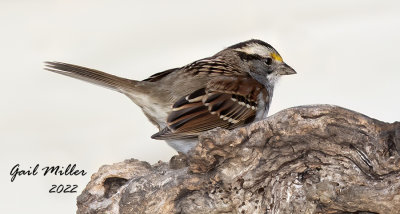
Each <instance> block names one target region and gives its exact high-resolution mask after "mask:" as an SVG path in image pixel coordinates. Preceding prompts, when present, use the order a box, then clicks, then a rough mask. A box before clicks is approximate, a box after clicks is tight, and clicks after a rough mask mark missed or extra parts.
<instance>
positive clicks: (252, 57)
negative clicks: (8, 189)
mask: <svg viewBox="0 0 400 214" xmlns="http://www.w3.org/2000/svg"><path fill="white" fill-rule="evenodd" d="M237 53H238V55H239V57H240V59H241V60H243V61H250V60H262V59H263V57H262V56H260V55H257V54H247V53H244V52H241V51H237Z"/></svg>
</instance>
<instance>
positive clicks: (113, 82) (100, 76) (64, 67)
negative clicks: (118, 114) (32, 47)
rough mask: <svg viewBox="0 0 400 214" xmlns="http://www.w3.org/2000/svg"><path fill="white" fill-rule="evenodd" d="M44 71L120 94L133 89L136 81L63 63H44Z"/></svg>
mask: <svg viewBox="0 0 400 214" xmlns="http://www.w3.org/2000/svg"><path fill="white" fill-rule="evenodd" d="M45 64H46V68H45V69H46V70H48V71H52V72H55V73H59V74H62V75H66V76H70V77H73V78H76V79H80V80H84V81H87V82H90V83H93V84H96V85H100V86H103V87H106V88H109V89H112V90H115V91H118V92H121V93H124V92H125V90H127V89H129V88H133V87H135V84H136V83H137V82H138V81H136V80H130V79H125V78H121V77H117V76H114V75H111V74H107V73H104V72H102V71H98V70H95V69H91V68H85V67H82V66H78V65H72V64H68V63H63V62H45Z"/></svg>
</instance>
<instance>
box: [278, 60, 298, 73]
mask: <svg viewBox="0 0 400 214" xmlns="http://www.w3.org/2000/svg"><path fill="white" fill-rule="evenodd" d="M278 74H279V75H291V74H297V72H296V71H295V70H294V69H293V68H292V67H290V66H289V65H287V64H286V63H282V64H281V65H280V66H279V67H278Z"/></svg>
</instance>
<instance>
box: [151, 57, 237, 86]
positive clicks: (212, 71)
mask: <svg viewBox="0 0 400 214" xmlns="http://www.w3.org/2000/svg"><path fill="white" fill-rule="evenodd" d="M240 70H241V69H239V68H237V67H235V66H234V65H233V64H231V63H227V62H226V60H222V59H220V58H219V57H215V56H214V57H208V58H204V59H201V60H197V61H195V62H193V63H190V64H188V65H186V66H183V67H181V68H173V69H169V70H166V71H162V72H159V73H156V74H153V75H151V76H150V77H148V78H146V79H144V80H143V81H147V82H157V81H159V80H161V79H163V78H164V77H166V76H168V75H169V74H171V73H174V72H182V73H187V74H188V73H189V74H191V75H193V76H196V75H200V76H201V75H207V76H220V75H224V76H233V75H239V76H243V75H244V74H243V73H241V72H240Z"/></svg>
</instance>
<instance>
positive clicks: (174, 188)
mask: <svg viewBox="0 0 400 214" xmlns="http://www.w3.org/2000/svg"><path fill="white" fill-rule="evenodd" d="M78 208H79V209H78V213H151V214H153V213H363V212H364V213H400V123H399V122H395V123H392V124H389V123H384V122H380V121H377V120H375V119H371V118H369V117H367V116H364V115H362V114H359V113H357V112H354V111H350V110H346V109H343V108H340V107H337V106H330V105H318V106H301V107H295V108H290V109H286V110H283V111H281V112H279V113H277V114H275V115H273V116H271V117H269V118H268V119H266V120H264V121H260V122H257V123H254V124H251V125H250V126H247V127H243V128H239V129H236V130H233V131H227V130H223V129H216V130H213V131H210V132H208V133H206V134H204V135H202V136H201V137H200V143H199V144H198V145H197V147H196V148H195V150H194V151H192V152H191V153H190V154H189V155H188V156H187V157H184V156H176V157H174V158H173V159H171V161H170V163H164V162H159V163H157V164H154V165H153V166H150V165H149V164H148V163H146V162H140V161H137V160H134V159H132V160H127V161H124V162H121V163H118V164H114V165H111V166H103V167H102V168H100V170H99V172H97V173H96V174H94V175H93V176H92V180H91V181H90V183H89V184H88V185H87V187H86V189H85V190H84V191H83V193H82V194H81V195H80V196H79V197H78Z"/></svg>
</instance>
